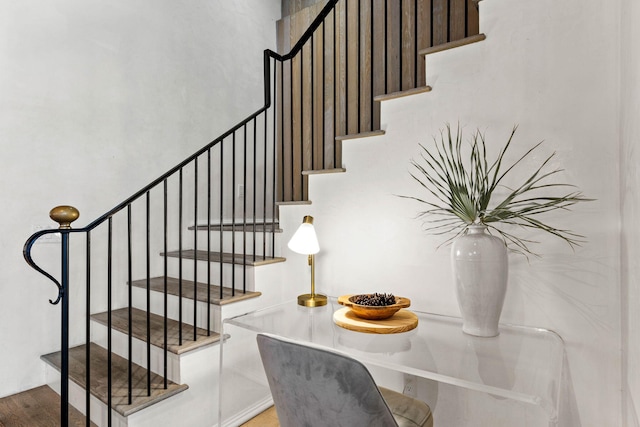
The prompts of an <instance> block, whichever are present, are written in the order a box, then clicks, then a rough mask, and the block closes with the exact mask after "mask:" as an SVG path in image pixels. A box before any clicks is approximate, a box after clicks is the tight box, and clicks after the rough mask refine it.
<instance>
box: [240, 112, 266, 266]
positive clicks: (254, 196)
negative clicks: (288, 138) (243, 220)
mask: <svg viewBox="0 0 640 427" xmlns="http://www.w3.org/2000/svg"><path fill="white" fill-rule="evenodd" d="M265 115H266V112H265ZM257 120H258V119H257V118H255V119H253V221H252V223H253V260H254V261H255V260H256V222H257V220H256V202H257V199H256V194H257V193H258V185H257V181H256V178H257V163H258V157H257V145H258V141H257V138H258V134H257ZM265 123H266V116H265ZM265 150H266V147H265ZM245 155H246V154H245ZM244 193H245V194H247V188H246V187H245V192H244Z"/></svg>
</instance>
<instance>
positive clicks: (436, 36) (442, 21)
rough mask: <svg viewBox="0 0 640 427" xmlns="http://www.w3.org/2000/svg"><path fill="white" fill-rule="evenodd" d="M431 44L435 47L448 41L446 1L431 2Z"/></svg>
mask: <svg viewBox="0 0 640 427" xmlns="http://www.w3.org/2000/svg"><path fill="white" fill-rule="evenodd" d="M431 4H432V9H431V13H432V15H431V25H432V27H431V43H432V46H437V45H439V44H443V43H446V42H448V41H449V19H448V16H449V10H448V0H432V3H431Z"/></svg>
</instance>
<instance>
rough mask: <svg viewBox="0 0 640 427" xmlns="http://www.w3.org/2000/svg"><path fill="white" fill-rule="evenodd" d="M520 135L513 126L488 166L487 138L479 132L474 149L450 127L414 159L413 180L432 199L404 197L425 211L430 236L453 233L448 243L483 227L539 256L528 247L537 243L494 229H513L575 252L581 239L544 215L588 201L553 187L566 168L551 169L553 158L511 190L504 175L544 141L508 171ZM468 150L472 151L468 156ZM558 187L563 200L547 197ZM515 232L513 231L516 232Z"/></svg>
mask: <svg viewBox="0 0 640 427" xmlns="http://www.w3.org/2000/svg"><path fill="white" fill-rule="evenodd" d="M516 130H517V126H515V127H514V128H513V130H512V132H511V135H510V136H509V139H508V140H507V142H506V144H505V145H504V147H502V149H501V150H500V152H499V153H498V156H497V157H496V159H495V160H494V161H493V162H492V163H489V161H488V160H487V150H486V143H485V137H484V134H482V133H481V132H480V131H479V130H476V131H475V133H474V134H473V137H472V141H471V144H470V147H468V148H467V145H466V144H463V140H462V131H461V129H460V126H459V125H458V128H457V133H456V135H455V136H454V135H453V134H452V131H451V126H450V125H448V124H447V126H446V130H443V131H441V132H440V141H438V140H437V139H436V138H435V137H434V142H435V144H434V146H433V147H431V148H427V147H425V146H424V145H422V144H420V147H421V158H420V159H419V160H412V161H411V165H412V166H413V168H414V170H413V171H411V172H410V173H411V176H412V177H413V179H415V180H416V181H417V182H418V183H419V184H420V185H421V186H422V187H423V188H424V189H425V190H426V191H427V194H429V195H431V196H432V197H430V198H428V199H427V198H422V197H411V196H402V197H405V198H409V199H413V200H416V201H418V202H420V203H422V204H424V205H426V206H427V209H426V210H424V211H422V212H420V213H419V218H423V219H424V220H425V225H424V229H425V231H427V232H429V233H431V234H437V235H442V234H453V235H452V237H451V238H450V239H448V240H446V241H445V243H447V242H449V241H451V240H453V239H454V238H455V237H457V236H459V235H461V234H463V233H465V231H466V230H467V228H468V227H469V226H470V225H472V224H484V225H485V226H487V228H488V230H489V232H492V231H495V232H496V233H498V234H499V235H500V236H501V237H502V239H503V240H504V242H505V244H506V245H507V247H509V248H510V249H511V250H512V251H514V252H517V253H520V254H523V255H525V256H527V255H528V254H532V255H537V254H535V253H534V252H533V251H532V250H531V249H530V247H529V245H530V244H531V243H536V242H535V241H532V240H529V239H525V238H521V237H518V236H516V235H515V234H512V232H510V231H506V230H504V229H501V228H498V227H496V225H497V224H499V223H502V224H509V225H512V226H516V227H521V228H524V229H535V230H542V231H544V232H547V233H550V234H552V235H554V236H556V237H559V238H560V239H562V240H564V241H565V242H566V243H568V244H569V245H570V246H571V247H574V246H576V245H579V244H580V243H581V242H582V239H583V236H581V235H579V234H575V233H573V232H571V231H569V230H562V229H558V228H555V227H552V226H550V225H548V224H546V223H544V222H542V221H541V220H540V219H538V218H537V217H538V216H539V215H540V214H544V213H548V212H551V211H555V210H557V209H563V210H566V209H569V207H570V206H572V205H574V204H576V203H578V202H583V201H588V200H590V199H586V198H585V197H583V195H582V193H581V192H580V191H569V192H564V193H563V192H562V189H563V188H572V189H573V188H575V187H574V186H572V185H569V184H563V183H554V182H550V181H549V179H550V178H552V177H553V176H554V175H556V174H558V173H560V172H561V171H562V169H551V170H549V166H548V165H549V162H550V161H551V159H552V158H553V157H554V155H555V153H553V154H551V155H550V156H548V157H547V158H546V159H545V160H544V161H543V162H542V163H541V164H540V165H539V166H538V167H537V169H536V170H535V171H534V172H533V173H532V174H531V175H530V176H529V177H528V178H527V179H525V180H524V182H522V184H520V185H519V186H518V187H515V188H511V187H507V186H506V184H505V183H504V182H503V181H504V180H505V176H506V175H507V174H509V172H511V171H512V170H513V169H514V168H515V167H516V166H518V165H519V164H520V163H521V162H522V161H523V160H524V159H525V158H527V157H528V156H529V155H530V154H531V153H533V152H534V151H535V150H536V149H537V148H538V147H540V145H541V144H542V142H540V143H538V144H536V145H534V146H533V147H531V148H530V149H529V150H528V151H527V152H525V154H524V155H522V156H521V157H520V158H519V159H518V160H516V161H515V162H514V163H513V164H511V165H510V166H507V167H505V166H504V165H503V160H504V156H505V153H506V152H507V150H508V149H509V146H510V145H511V142H512V141H513V137H514V135H515V132H516ZM468 150H470V151H468ZM499 187H503V188H506V189H507V196H506V197H505V198H504V199H503V200H501V201H499V202H496V201H495V200H492V197H493V196H494V192H495V191H496V189H497V188H499ZM558 188H560V192H561V193H563V194H562V195H560V196H553V195H544V194H542V193H544V192H545V191H546V190H548V191H549V192H551V193H554V192H558V191H554V190H556V189H558ZM512 228H513V227H512Z"/></svg>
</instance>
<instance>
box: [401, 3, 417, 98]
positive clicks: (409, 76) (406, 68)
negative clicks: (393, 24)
mask: <svg viewBox="0 0 640 427" xmlns="http://www.w3.org/2000/svg"><path fill="white" fill-rule="evenodd" d="M401 1H402V11H401V13H402V19H401V20H400V21H401V23H402V29H401V32H400V34H401V39H400V45H401V46H402V49H401V56H402V62H401V63H402V77H401V90H407V89H413V88H414V87H416V78H415V77H416V76H415V74H416V73H415V66H416V50H415V43H416V37H415V19H414V16H415V2H414V1H413V0H401Z"/></svg>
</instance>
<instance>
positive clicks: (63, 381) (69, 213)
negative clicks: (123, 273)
mask: <svg viewBox="0 0 640 427" xmlns="http://www.w3.org/2000/svg"><path fill="white" fill-rule="evenodd" d="M79 216H80V212H78V209H76V208H74V207H73V206H56V207H55V208H53V209H51V211H50V212H49V217H50V218H51V219H52V220H54V221H55V222H57V223H58V224H60V227H59V229H60V230H61V232H60V234H61V238H62V247H61V255H62V256H61V259H62V273H61V280H60V284H61V285H62V289H61V292H60V293H61V295H62V324H61V325H62V326H61V327H62V331H61V334H60V335H61V349H60V351H61V365H62V366H61V372H60V425H61V426H62V427H67V426H68V425H69V298H68V295H69V293H68V290H69V231H68V230H70V229H71V223H72V222H73V221H75V220H76V219H78V217H79Z"/></svg>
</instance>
